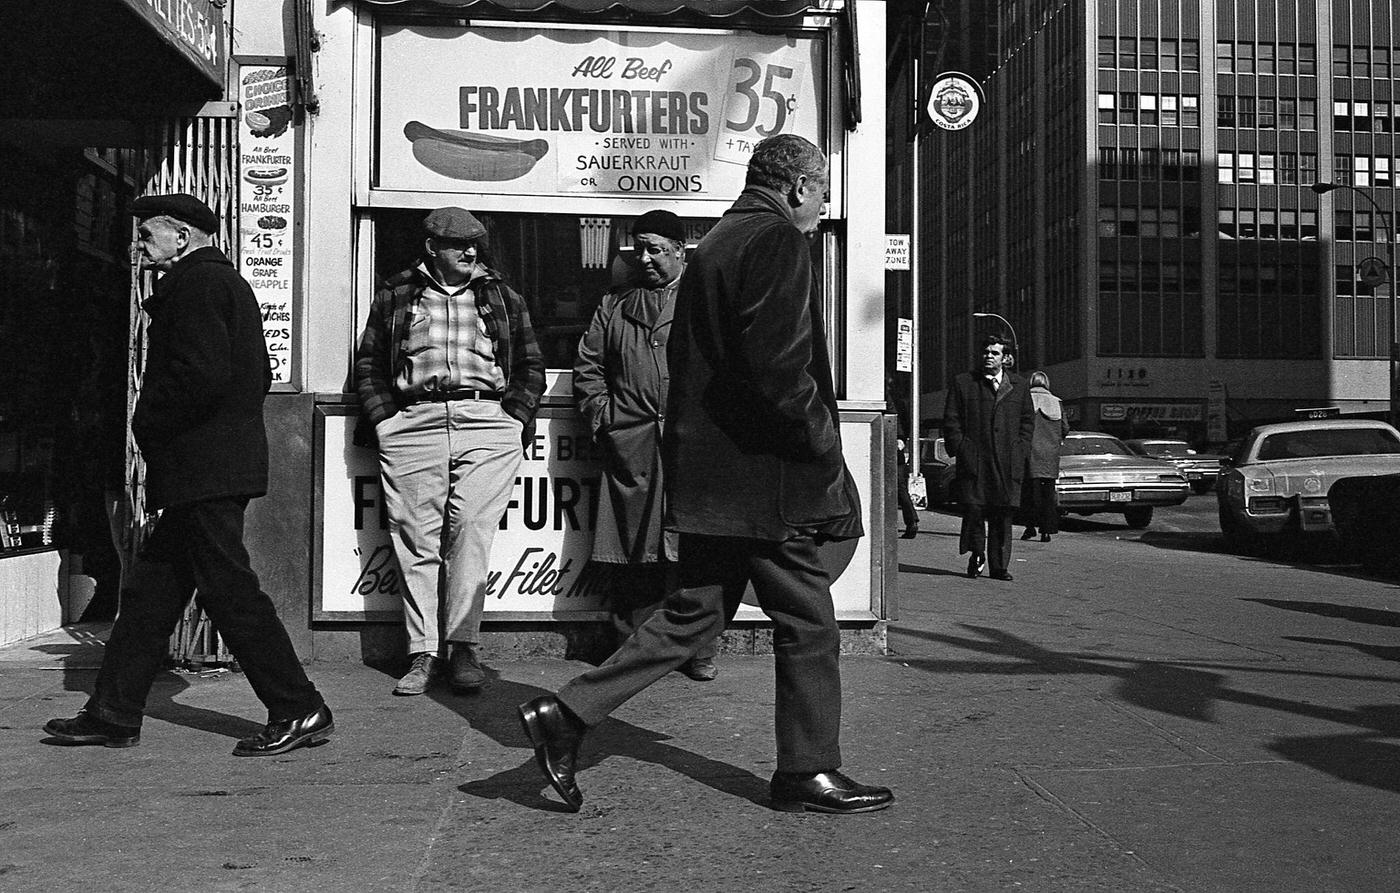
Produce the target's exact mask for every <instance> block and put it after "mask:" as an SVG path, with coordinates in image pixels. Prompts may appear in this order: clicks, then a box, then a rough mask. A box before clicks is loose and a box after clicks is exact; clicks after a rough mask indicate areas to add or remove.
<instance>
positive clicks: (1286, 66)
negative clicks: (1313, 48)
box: [1278, 43, 1298, 74]
mask: <svg viewBox="0 0 1400 893" xmlns="http://www.w3.org/2000/svg"><path fill="white" fill-rule="evenodd" d="M1278 73H1279V74H1297V73H1298V49H1297V47H1295V46H1293V44H1291V43H1281V44H1279V45H1278Z"/></svg>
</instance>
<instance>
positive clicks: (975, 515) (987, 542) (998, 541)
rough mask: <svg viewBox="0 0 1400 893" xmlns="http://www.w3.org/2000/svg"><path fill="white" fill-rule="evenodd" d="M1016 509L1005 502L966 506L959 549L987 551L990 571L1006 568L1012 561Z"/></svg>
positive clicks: (981, 553) (996, 571)
mask: <svg viewBox="0 0 1400 893" xmlns="http://www.w3.org/2000/svg"><path fill="white" fill-rule="evenodd" d="M1015 513H1016V509H1015V508H1013V507H1011V506H1006V505H965V506H963V519H962V532H961V533H960V535H959V538H958V552H960V553H961V552H974V553H976V554H978V555H985V556H987V569H988V570H989V571H991V572H992V573H994V574H995V573H999V572H1001V571H1005V570H1006V569H1007V567H1008V566H1009V565H1010V564H1011V516H1012V515H1014V514H1015Z"/></svg>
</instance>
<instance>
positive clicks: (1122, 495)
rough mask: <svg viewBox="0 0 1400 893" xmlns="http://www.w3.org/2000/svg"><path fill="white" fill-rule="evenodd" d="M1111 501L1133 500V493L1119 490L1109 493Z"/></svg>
mask: <svg viewBox="0 0 1400 893" xmlns="http://www.w3.org/2000/svg"><path fill="white" fill-rule="evenodd" d="M1108 501H1109V502H1132V501H1133V494H1132V493H1131V492H1130V491H1124V490H1119V491H1115V492H1113V493H1110V494H1108Z"/></svg>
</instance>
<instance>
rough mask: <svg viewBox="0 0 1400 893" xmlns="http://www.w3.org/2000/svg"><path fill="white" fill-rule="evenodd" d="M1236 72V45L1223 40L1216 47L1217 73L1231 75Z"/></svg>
mask: <svg viewBox="0 0 1400 893" xmlns="http://www.w3.org/2000/svg"><path fill="white" fill-rule="evenodd" d="M1234 70H1235V45H1234V44H1233V43H1231V42H1230V41H1228V40H1222V41H1219V42H1218V43H1216V45H1215V72H1216V74H1229V73H1231V72H1232V71H1234Z"/></svg>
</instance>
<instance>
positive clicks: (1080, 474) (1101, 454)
mask: <svg viewBox="0 0 1400 893" xmlns="http://www.w3.org/2000/svg"><path fill="white" fill-rule="evenodd" d="M1190 494H1191V488H1190V486H1189V485H1187V483H1186V478H1185V477H1183V476H1182V474H1181V472H1180V470H1178V469H1177V467H1176V466H1175V465H1173V464H1172V463H1170V462H1163V461H1162V460H1160V459H1148V458H1146V457H1144V456H1139V455H1137V454H1136V453H1134V452H1133V451H1132V450H1130V449H1128V448H1127V446H1125V445H1124V443H1123V441H1121V440H1119V439H1118V438H1116V437H1112V436H1110V435H1108V434H1100V433H1098V432H1095V431H1071V432H1069V434H1068V435H1067V436H1066V437H1065V440H1064V443H1063V444H1061V445H1060V476H1059V478H1058V479H1057V480H1056V481H1055V495H1056V496H1057V497H1058V499H1059V501H1060V512H1061V513H1062V514H1070V515H1094V514H1098V513H1100V512H1119V513H1122V515H1123V520H1125V521H1127V522H1128V526H1129V527H1135V528H1138V529H1141V528H1144V527H1146V526H1147V525H1149V524H1151V523H1152V510H1153V509H1154V508H1156V507H1157V506H1159V505H1181V504H1182V503H1183V502H1185V501H1186V497H1187V496H1189V495H1190Z"/></svg>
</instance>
